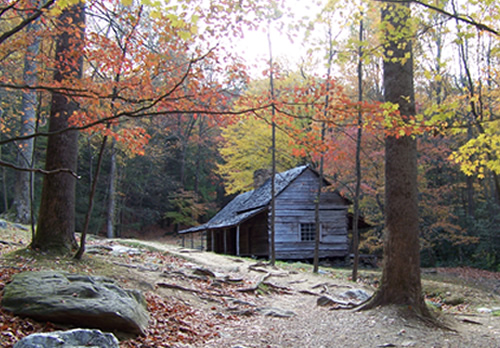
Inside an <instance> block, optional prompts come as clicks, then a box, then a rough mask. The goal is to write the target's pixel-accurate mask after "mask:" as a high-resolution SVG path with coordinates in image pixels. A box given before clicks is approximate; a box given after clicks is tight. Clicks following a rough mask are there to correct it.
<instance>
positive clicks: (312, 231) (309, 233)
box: [300, 223, 316, 242]
mask: <svg viewBox="0 0 500 348" xmlns="http://www.w3.org/2000/svg"><path fill="white" fill-rule="evenodd" d="M315 237H316V224H315V223H307V224H300V240H301V241H303V242H310V241H314V240H315Z"/></svg>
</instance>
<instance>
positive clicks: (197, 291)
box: [156, 283, 204, 294]
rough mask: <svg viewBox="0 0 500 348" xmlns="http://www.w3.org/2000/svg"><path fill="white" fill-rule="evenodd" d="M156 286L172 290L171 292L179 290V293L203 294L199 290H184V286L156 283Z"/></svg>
mask: <svg viewBox="0 0 500 348" xmlns="http://www.w3.org/2000/svg"><path fill="white" fill-rule="evenodd" d="M156 286H159V287H160V288H167V289H173V290H181V291H187V292H192V293H195V294H204V292H203V291H200V290H197V289H191V288H185V287H184V286H180V285H177V284H170V283H156Z"/></svg>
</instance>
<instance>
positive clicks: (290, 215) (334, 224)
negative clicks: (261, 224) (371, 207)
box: [275, 171, 348, 259]
mask: <svg viewBox="0 0 500 348" xmlns="http://www.w3.org/2000/svg"><path fill="white" fill-rule="evenodd" d="M317 187H318V177H317V176H316V174H314V173H313V172H312V171H305V172H304V173H303V174H302V175H300V176H299V177H297V178H296V179H295V181H294V182H292V183H291V184H290V185H289V186H288V187H287V188H286V189H285V190H284V191H283V192H282V193H281V194H280V195H279V196H278V197H276V220H275V232H276V234H275V236H276V237H275V238H276V239H275V242H276V258H278V259H310V258H313V257H314V242H313V241H312V242H311V241H307V242H303V241H301V236H300V224H301V223H314V222H315V203H314V202H315V200H316V191H317ZM320 202H321V204H320V212H319V213H320V216H319V218H320V222H321V223H320V226H321V227H320V232H321V233H320V244H319V245H320V247H319V257H320V258H327V257H344V256H346V255H347V254H348V239H347V223H348V221H347V205H346V203H345V201H344V199H343V198H342V197H341V196H340V195H339V194H338V193H336V192H332V191H325V192H322V194H321V201H320Z"/></svg>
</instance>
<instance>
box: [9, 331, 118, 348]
mask: <svg viewBox="0 0 500 348" xmlns="http://www.w3.org/2000/svg"><path fill="white" fill-rule="evenodd" d="M83 347H86V348H119V343H118V340H117V339H116V337H115V336H114V335H113V334H111V333H103V332H101V331H100V330H89V329H74V330H69V331H54V332H44V333H36V334H32V335H29V336H26V337H24V338H22V339H21V340H20V341H18V342H17V343H16V344H14V347H13V348H83Z"/></svg>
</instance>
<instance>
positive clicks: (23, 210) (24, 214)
mask: <svg viewBox="0 0 500 348" xmlns="http://www.w3.org/2000/svg"><path fill="white" fill-rule="evenodd" d="M38 28H39V24H38V21H33V22H32V23H31V24H30V25H29V27H28V32H29V33H32V34H33V35H34V37H33V42H31V43H30V44H29V45H28V47H27V49H26V54H25V55H24V71H23V78H24V82H25V83H26V85H28V86H33V85H35V84H36V82H37V80H38V78H37V74H36V70H37V61H36V59H37V58H36V56H37V55H38V52H39V50H40V39H39V37H38V34H36V31H37V30H38ZM37 104H38V98H37V92H36V91H34V90H27V91H24V92H23V94H22V106H21V108H22V110H23V112H22V116H21V131H20V134H21V135H22V136H24V135H29V134H33V132H34V131H35V120H36V113H37ZM33 143H34V140H33V139H27V140H23V141H20V142H18V143H17V145H18V146H17V151H18V152H17V165H18V167H20V168H32V167H33ZM32 177H33V173H30V172H25V171H18V172H16V183H15V186H14V201H13V202H12V206H13V208H14V213H15V218H14V219H15V221H18V222H20V223H23V224H29V223H31V216H32V214H31V202H32V197H31V196H32V194H31V193H32V192H33V190H32V186H31V183H32Z"/></svg>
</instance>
